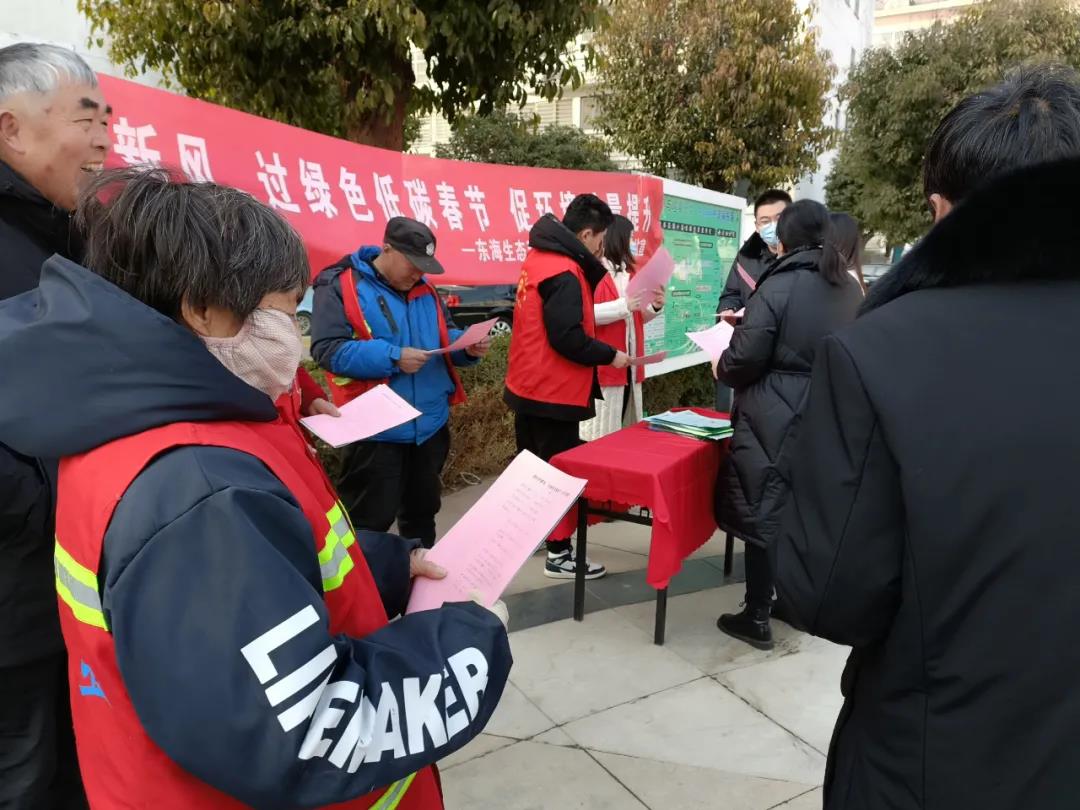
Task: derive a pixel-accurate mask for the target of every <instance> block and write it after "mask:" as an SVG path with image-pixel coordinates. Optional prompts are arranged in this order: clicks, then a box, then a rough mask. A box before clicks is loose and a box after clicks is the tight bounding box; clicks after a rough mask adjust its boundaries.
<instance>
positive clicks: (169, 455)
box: [0, 170, 511, 810]
mask: <svg viewBox="0 0 1080 810" xmlns="http://www.w3.org/2000/svg"><path fill="white" fill-rule="evenodd" d="M78 220H79V221H80V222H81V225H82V227H83V229H84V232H85V239H86V246H87V248H86V254H85V255H86V258H85V264H86V266H87V267H89V268H90V270H91V271H93V272H89V271H87V270H86V269H84V268H82V267H79V266H78V265H75V264H73V263H71V262H69V261H66V260H64V259H61V258H59V257H53V258H52V259H50V260H49V261H48V262H47V263H46V264H45V267H44V269H43V272H42V276H41V285H40V287H39V288H38V290H36V291H34V292H32V293H27V294H25V295H23V296H20V297H17V298H13V299H10V300H8V301H6V302H3V304H0V363H2V365H3V368H4V374H5V380H4V382H5V384H4V386H2V387H0V442H3V443H4V444H6V445H9V446H11V447H13V448H15V449H16V450H17V451H19V452H26V453H32V454H34V455H38V456H42V457H47V458H60V459H62V460H61V464H60V481H59V492H58V504H57V515H56V536H57V541H56V577H57V579H56V583H57V592H58V596H59V600H60V621H61V626H62V629H63V633H64V639H65V642H66V644H67V646H68V651H69V657H70V661H71V669H70V680H71V690H72V697H73V701H72V703H73V715H74V723H75V729H76V736H77V738H78V748H79V760H80V766H81V770H82V775H83V778H84V780H85V783H86V789H87V794H88V796H89V799H90V804H91V806H93V807H94V808H95V810H114V809H115V810H119V808H126V807H136V806H137V807H154V808H158V809H159V810H181V808H183V809H184V810H186V809H187V808H193V807H198V808H203V809H204V810H205V808H222V810H226V809H228V810H233V808H237V807H240V806H254V807H325V806H329V805H333V806H334V807H341V808H356V809H357V810H360V809H361V808H390V807H396V808H398V809H399V810H429V808H441V807H442V799H441V790H440V788H439V784H438V778H437V775H436V772H435V770H434V768H433V763H435V762H436V761H437V760H439V759H440V758H441V757H443V756H445V755H447V754H449V753H450V752H452V751H454V750H455V749H458V748H460V747H461V746H462V745H464V744H465V743H466V742H467V741H468V740H469V739H470V738H472V737H473V736H475V735H476V734H477V733H479V731H480V730H481V729H482V728H483V727H484V724H485V723H486V722H487V720H488V718H489V717H490V715H491V713H492V711H493V710H494V708H495V706H496V704H497V703H498V700H499V697H500V695H501V693H502V690H503V685H504V683H505V680H506V677H507V674H508V671H509V667H510V663H511V659H510V652H509V646H508V643H507V638H506V632H505V630H504V627H503V624H502V622H500V620H499V618H497V617H496V616H495V615H494V614H493V613H491V612H489V611H488V610H485V609H484V608H482V607H480V606H478V605H476V604H472V603H468V604H461V603H458V604H450V605H446V606H444V607H443V608H441V609H438V610H433V611H428V612H423V613H417V614H413V615H409V616H405V617H403V618H401V619H399V620H398V621H396V622H394V623H393V624H388V617H394V616H396V615H398V614H400V613H401V612H402V611H403V609H404V607H405V604H406V601H407V599H408V595H409V591H410V588H411V577H412V576H413V575H418V574H419V575H426V576H438V574H439V572H438V570H437V569H435V568H434V567H433V566H432V565H431V564H430V563H426V562H425V561H424V559H423V557H422V553H421V554H416V553H414V552H413V550H412V548H411V547H410V545H408V544H407V543H406V542H405V541H403V540H402V539H401V538H399V537H396V536H393V535H387V534H373V533H367V532H359V533H354V532H353V531H352V529H351V527H350V525H349V522H348V519H347V517H346V516H345V514H344V513H343V511H342V509H341V506H340V504H339V503H338V501H337V498H336V495H335V494H334V492H333V490H332V488H331V487H330V485H329V484H328V483H327V481H326V478H325V476H324V475H323V474H322V471H321V469H320V468H319V466H318V464H317V463H316V462H315V461H314V460H313V458H312V453H311V452H310V451H309V448H308V446H307V444H306V441H305V440H304V438H303V437H302V436H301V435H300V433H299V429H298V428H297V426H296V425H295V424H294V423H293V422H292V421H291V420H289V419H283V418H281V417H280V416H279V414H278V411H277V410H276V409H275V407H274V401H275V400H276V399H278V398H279V397H280V396H281V395H282V394H285V393H286V392H287V391H288V390H289V389H290V387H291V386H292V384H293V379H294V377H295V375H296V369H297V364H298V363H299V360H300V353H301V345H300V335H299V332H298V330H297V328H296V323H295V313H296V306H297V303H298V302H299V300H300V296H301V293H302V291H303V288H304V285H305V284H306V283H307V281H308V277H309V269H308V264H307V259H306V256H305V251H304V246H303V244H302V243H301V241H300V239H299V237H298V236H297V235H296V233H295V232H294V231H293V230H292V229H291V228H290V227H289V225H288V224H287V223H285V221H284V220H283V219H281V218H280V217H279V216H278V215H277V214H276V213H274V212H273V211H271V210H270V209H269V208H267V207H266V206H264V205H262V204H261V203H259V202H257V201H255V200H254V199H253V198H251V197H250V196H248V195H246V194H244V193H242V192H239V191H236V190H234V189H229V188H224V187H220V186H216V185H213V184H209V183H205V184H192V183H188V182H187V181H186V180H180V179H174V178H172V177H170V176H169V175H168V174H166V173H165V172H163V171H160V170H155V171H148V172H147V171H138V170H128V171H125V172H121V173H114V174H107V175H105V176H103V177H102V178H101V179H99V180H98V181H96V183H95V185H94V187H93V188H92V189H90V191H89V193H88V196H87V197H86V198H85V199H84V200H83V201H82V202H81V203H80V207H79V210H78ZM57 381H63V385H64V388H65V391H64V394H63V396H46V397H43V398H41V401H40V402H39V403H38V404H37V407H36V408H35V409H34V411H33V413H32V414H30V413H28V412H27V409H25V408H22V407H14V396H15V392H16V391H17V390H18V391H23V392H25V391H27V390H35V389H36V390H50V389H55V386H56V383H57Z"/></svg>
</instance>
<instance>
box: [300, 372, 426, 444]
mask: <svg viewBox="0 0 1080 810" xmlns="http://www.w3.org/2000/svg"><path fill="white" fill-rule="evenodd" d="M340 413H341V415H340V416H330V415H329V414H319V415H317V416H309V417H307V418H305V419H301V420H300V424H301V425H303V426H304V427H306V428H307V429H308V430H310V431H311V432H312V433H314V434H315V435H316V436H318V437H319V438H320V439H322V440H323V441H324V442H326V443H327V444H328V445H330V446H331V447H344V446H345V445H347V444H352V443H353V442H358V441H360V440H361V439H367V438H370V437H371V436H374V435H376V434H377V433H382V432H383V431H384V430H389V429H390V428H393V427H397V426H398V425H403V424H405V423H406V422H408V421H410V420H412V419H415V418H416V417H418V416H419V415H420V411H418V410H416V408H414V407H413V406H412V405H410V404H409V403H408V402H406V401H405V400H403V399H402V398H401V397H399V396H398V395H397V394H395V393H394V392H393V391H391V390H390V389H389V388H388V387H387V386H385V385H378V386H376V387H375V388H372V389H371V390H370V391H365V392H364V393H363V394H361V395H360V396H358V397H357V398H356V399H354V400H353V401H352V402H350V403H348V404H347V405H343V406H341V409H340Z"/></svg>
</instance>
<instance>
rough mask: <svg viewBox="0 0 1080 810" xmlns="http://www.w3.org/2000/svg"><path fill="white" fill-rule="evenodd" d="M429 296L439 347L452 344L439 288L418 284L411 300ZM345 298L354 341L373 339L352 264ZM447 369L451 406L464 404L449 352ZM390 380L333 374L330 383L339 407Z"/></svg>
mask: <svg viewBox="0 0 1080 810" xmlns="http://www.w3.org/2000/svg"><path fill="white" fill-rule="evenodd" d="M425 295H432V296H434V297H435V313H436V317H437V318H438V319H439V346H440V347H441V348H444V349H445V348H446V347H447V346H449V345H450V330H449V328H448V327H447V325H446V317H445V316H444V315H443V308H442V303H441V302H440V300H439V293H438V291H437V290H436V289H435V288H434V287H432V286H431V283H430V282H428V281H426V280H425V281H424V282H423V283H422V284H417V285H416V286H415V287H413V288H412V289H411V290H410V291H409V295H408V299H407V300H409V301H415V300H416V299H417V298H420V297H422V296H425ZM341 301H342V303H343V304H344V305H345V318H346V319H347V320H348V321H349V326H351V327H352V330H353V340H371V328H370V327H369V326H368V322H367V319H366V318H364V310H363V309H362V308H361V306H360V295H359V294H358V293H357V291H356V278H355V276H354V274H353V269H352V268H351V267H347V268H345V270H344V271H343V272H342V273H341ZM443 360H445V361H446V368H447V370H448V371H449V372H450V379H451V380H453V382H454V393H453V394H452V395H451V396H450V404H451V405H460V404H461V403H462V402H464V401H465V388H464V386H462V384H461V378H460V377H459V376H458V373H457V369H456V368H454V361H453V360H452V359H450V355H449V354H444V355H443ZM388 382H389V380H386V379H384V380H354V379H352V378H351V377H342V376H330V377H328V378H327V385H328V386H329V387H330V397H331V399H332V400H333V402H334V404H335V405H337V406H338V407H339V408H340V407H341V406H342V405H344V404H345V403H346V402H351V401H352V400H354V399H356V398H357V397H358V396H360V395H361V394H362V393H364V392H365V391H370V390H371V389H372V388H374V387H375V386H377V385H383V384H384V383H388Z"/></svg>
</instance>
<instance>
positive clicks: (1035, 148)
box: [923, 65, 1080, 204]
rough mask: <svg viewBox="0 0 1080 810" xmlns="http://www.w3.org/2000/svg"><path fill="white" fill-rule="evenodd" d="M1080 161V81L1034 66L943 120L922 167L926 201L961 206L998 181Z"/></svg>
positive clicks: (1067, 71) (1066, 71)
mask: <svg viewBox="0 0 1080 810" xmlns="http://www.w3.org/2000/svg"><path fill="white" fill-rule="evenodd" d="M1076 155H1080V75H1078V74H1077V73H1076V71H1075V70H1073V69H1072V68H1068V67H1059V66H1055V65H1034V66H1029V67H1023V68H1020V69H1018V70H1017V71H1016V72H1014V73H1012V74H1011V75H1010V76H1009V77H1008V78H1007V79H1006V80H1005V81H1003V82H1002V83H1001V84H999V85H996V86H994V87H991V88H990V89H988V90H984V91H982V92H981V93H976V94H975V95H972V96H968V97H967V98H965V99H964V100H963V101H961V102H960V103H959V104H957V105H956V106H955V107H954V108H953V109H952V111H951V112H950V113H949V114H948V115H946V116H945V118H944V119H942V121H941V123H940V124H938V127H937V129H936V130H935V131H934V134H933V136H932V137H931V138H930V146H929V148H928V149H927V151H926V160H925V162H924V163H923V191H924V192H925V194H926V197H927V198H929V197H930V195H931V194H940V195H941V196H943V197H944V198H945V199H947V200H949V202H951V203H953V204H956V203H959V202H960V201H961V200H962V199H964V198H965V197H966V196H967V195H968V194H970V193H971V192H972V191H974V190H975V188H976V187H978V186H980V185H982V184H983V183H985V182H986V181H987V180H989V179H991V178H993V177H995V176H996V175H1000V174H1003V173H1005V172H1009V171H1012V170H1014V169H1018V168H1021V167H1023V166H1030V165H1032V164H1035V163H1046V162H1050V161H1053V160H1056V159H1058V158H1064V157H1075V156H1076Z"/></svg>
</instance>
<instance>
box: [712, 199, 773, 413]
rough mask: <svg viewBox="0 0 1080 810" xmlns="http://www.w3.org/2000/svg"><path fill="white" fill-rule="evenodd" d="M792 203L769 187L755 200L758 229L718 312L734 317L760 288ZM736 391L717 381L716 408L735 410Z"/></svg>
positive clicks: (738, 260) (733, 266)
mask: <svg viewBox="0 0 1080 810" xmlns="http://www.w3.org/2000/svg"><path fill="white" fill-rule="evenodd" d="M789 205H791V195H790V194H788V193H787V192H786V191H782V190H780V189H778V188H773V189H769V190H768V191H764V192H762V193H761V194H759V195H758V197H757V199H756V200H754V232H753V233H752V234H750V238H749V239H747V240H746V241H745V242H743V246H742V247H741V248H739V253H738V255H737V256H736V257H735V261H733V262H732V263H731V269H730V270H729V271H728V276H727V283H725V284H724V292H723V293H722V294H721V295H720V301H719V303H718V304H717V305H716V314H717V315H719V316H721V317H724V318H728V319H731V320H732V322H734V318H733V316H734V315H735V313H736V312H738V311H739V310H741V309H743V308H744V307H745V306H746V301H747V299H749V298H750V294H751V293H752V292H753V291H754V290H755V289H756V288H757V283H758V281H759V280H760V279H761V276H762V275H763V274H764V273H765V271H766V270H767V269H768V268H769V265H770V264H772V263H773V260H774V259H775V258H776V248H777V245H779V244H780V240H779V237H778V236H777V235H776V226H777V223H778V222H779V220H780V213H781V212H782V211H783V210H784V209H785V208H787V207H788V206H789ZM731 394H732V390H731V389H730V388H729V387H728V386H727V385H725V384H724V383H723V382H721V381H719V380H717V382H716V407H717V409H718V410H721V411H729V410H730V409H731V404H732V403H731Z"/></svg>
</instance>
